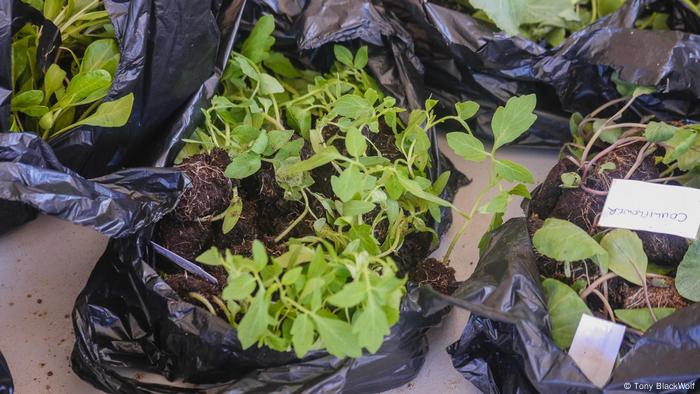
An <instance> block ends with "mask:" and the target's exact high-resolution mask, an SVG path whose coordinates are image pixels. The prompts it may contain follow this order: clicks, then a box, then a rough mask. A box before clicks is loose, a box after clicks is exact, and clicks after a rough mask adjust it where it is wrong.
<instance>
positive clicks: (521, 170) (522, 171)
mask: <svg viewBox="0 0 700 394" xmlns="http://www.w3.org/2000/svg"><path fill="white" fill-rule="evenodd" d="M496 174H498V175H499V176H500V177H501V178H503V179H505V180H506V181H509V182H522V183H534V182H535V177H534V176H533V175H532V173H531V172H530V170H528V169H527V168H525V167H523V166H522V165H520V164H518V163H515V162H512V161H510V160H496Z"/></svg>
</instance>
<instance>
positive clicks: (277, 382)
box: [71, 0, 465, 393]
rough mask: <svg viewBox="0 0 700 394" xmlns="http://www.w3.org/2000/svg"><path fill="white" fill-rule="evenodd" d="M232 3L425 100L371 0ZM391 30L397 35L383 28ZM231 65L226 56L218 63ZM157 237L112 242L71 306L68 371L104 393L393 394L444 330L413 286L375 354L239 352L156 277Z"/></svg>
mask: <svg viewBox="0 0 700 394" xmlns="http://www.w3.org/2000/svg"><path fill="white" fill-rule="evenodd" d="M239 5H240V6H243V5H245V6H246V7H245V9H244V13H243V19H242V20H241V22H240V26H241V29H243V30H246V29H250V28H251V27H252V26H253V24H254V21H255V20H257V18H258V17H259V16H260V15H262V13H272V14H273V15H274V16H275V18H276V23H277V25H276V26H277V32H276V36H277V39H278V43H277V45H278V48H281V49H283V51H284V53H285V54H286V55H287V56H290V57H293V58H294V59H295V60H297V61H301V62H302V63H304V64H307V65H309V66H310V67H314V68H316V69H323V65H326V66H328V65H329V64H330V59H331V58H332V56H333V55H332V53H333V52H332V43H333V42H335V40H354V41H352V42H350V43H352V44H355V43H356V42H355V41H357V40H362V41H364V42H365V43H370V44H372V45H371V49H370V60H369V64H370V65H369V67H370V70H372V73H373V75H374V76H375V77H376V78H377V79H378V80H379V83H380V84H381V85H382V86H383V87H384V88H385V89H386V90H388V91H389V92H392V93H394V94H397V95H398V97H397V99H398V100H403V102H404V103H408V104H407V105H409V106H410V105H411V104H410V103H411V102H412V101H413V102H414V103H415V104H416V105H419V104H421V101H422V100H421V94H422V93H419V90H418V88H419V86H415V85H413V84H412V82H411V79H410V78H409V77H408V74H407V70H406V69H405V67H408V66H407V65H410V66H411V67H414V66H416V65H415V64H413V63H411V61H410V60H408V59H410V53H408V52H407V50H408V49H410V47H408V46H407V47H404V46H403V45H409V43H410V41H403V39H405V37H406V36H405V35H404V32H402V30H400V29H399V28H400V26H399V25H398V24H397V23H396V21H394V20H391V19H387V17H386V15H385V14H384V13H383V11H382V9H381V8H380V7H379V6H377V5H375V4H373V3H372V2H371V1H370V0H363V1H357V2H351V3H349V2H346V1H341V0H331V1H321V0H311V1H308V2H304V1H270V0H266V1H257V2H248V3H247V4H246V2H245V1H238V2H236V1H234V2H233V3H232V4H231V6H230V7H231V8H230V9H235V8H236V7H237V6H239ZM235 26H237V24H236V25H234V27H235ZM389 28H391V29H396V30H385V29H389ZM365 40H366V41H365ZM346 44H347V43H346ZM394 45H396V46H394ZM314 46H318V47H314ZM228 48H229V50H230V48H231V45H228ZM389 50H390V51H389ZM227 58H228V53H227V54H226V55H225V56H224V57H222V58H220V59H219V60H223V61H225V60H226V59H227ZM404 62H405V63H404ZM224 64H225V63H224ZM377 73H379V74H377ZM209 82H211V84H210V85H209V86H208V88H207V89H206V90H203V91H202V92H201V93H202V94H201V95H200V96H199V97H198V98H197V101H198V102H199V103H200V104H201V105H206V102H207V100H208V98H210V97H211V96H209V94H210V93H213V92H214V91H215V88H214V85H215V84H216V80H214V79H213V80H211V81H209ZM195 113H196V111H193V112H192V117H191V118H188V119H187V121H183V122H182V123H181V124H180V127H179V128H178V129H174V132H173V134H172V139H170V141H168V144H166V145H167V146H166V147H164V150H163V152H162V154H161V155H162V156H161V157H160V159H159V160H160V162H162V163H164V164H170V163H171V162H172V158H173V157H174V156H175V154H176V152H177V151H178V150H179V146H180V143H179V140H180V139H181V138H182V137H185V136H187V135H189V133H191V132H192V131H193V129H194V128H195V127H196V126H197V125H198V123H197V122H198V121H197V116H195ZM431 140H432V142H433V144H434V146H436V149H435V151H434V152H433V153H434V155H433V163H434V167H435V168H433V171H435V174H437V173H438V172H440V171H444V170H445V169H449V168H450V167H449V164H448V163H446V162H445V161H444V157H442V158H440V159H439V154H438V150H437V144H436V139H435V136H434V135H432V136H431ZM453 174H454V176H452V177H451V182H450V183H449V184H448V186H447V188H446V192H445V194H444V195H443V198H447V199H452V198H453V197H454V193H455V192H456V190H457V188H458V187H459V186H461V185H463V184H464V181H465V179H464V177H463V176H462V175H461V174H457V173H453ZM435 176H437V175H435ZM450 222H451V217H450V216H449V213H447V214H446V215H445V216H444V218H443V220H442V222H441V223H440V226H437V229H438V231H439V233H440V234H442V233H443V232H444V230H445V229H446V228H447V227H448V226H449V224H450ZM152 230H153V229H152V228H149V229H147V230H145V231H143V232H141V233H139V234H136V235H134V236H132V237H128V238H121V239H114V240H112V241H111V242H110V244H109V246H108V248H107V251H106V252H105V254H104V255H103V256H102V258H101V259H100V261H99V262H98V263H97V266H96V268H95V270H94V271H93V273H92V275H91V277H90V279H89V281H88V284H87V285H86V287H85V289H84V290H83V291H82V293H81V294H80V295H79V297H78V299H77V300H76V304H75V308H74V311H73V323H74V329H75V332H76V344H75V347H74V350H73V355H72V358H71V359H72V366H73V369H74V371H75V372H76V373H77V374H78V375H79V376H80V377H81V378H82V379H84V380H87V381H88V382H90V383H92V384H93V385H95V386H96V387H98V388H99V389H101V390H105V391H108V392H115V393H116V392H143V393H183V392H185V393H186V392H197V393H204V392H206V393H221V392H250V393H253V392H256V393H257V392H271V391H276V392H340V391H343V392H358V393H359V392H377V391H383V390H388V389H390V388H393V387H397V386H399V385H401V384H404V383H406V382H408V381H410V380H411V379H412V378H413V377H415V376H416V374H417V373H418V371H419V370H420V368H421V366H422V365H423V362H424V361H425V356H426V353H427V350H428V342H427V337H426V335H425V334H426V331H427V330H428V329H429V328H430V327H433V326H435V325H437V324H439V323H440V322H441V320H442V318H443V316H444V315H445V314H446V313H447V312H448V311H449V309H448V308H446V304H445V303H444V302H441V301H440V300H439V299H438V298H437V297H435V295H434V293H433V292H432V291H431V290H430V289H427V288H415V287H414V286H412V287H411V288H410V289H409V293H408V295H407V296H406V297H405V298H404V300H403V302H402V306H401V314H400V319H399V323H397V324H396V325H395V326H394V327H392V330H391V334H390V335H389V336H387V337H386V338H385V342H384V344H383V345H382V347H381V349H380V350H379V352H378V353H376V354H373V355H365V356H363V357H360V358H358V359H354V360H353V359H343V360H340V359H337V358H335V357H333V356H331V355H329V354H327V353H326V352H322V351H316V352H313V353H311V354H309V355H307V356H306V357H305V358H304V359H303V360H298V359H296V357H295V356H294V354H292V353H282V352H276V351H272V350H270V349H267V348H257V347H251V348H249V349H246V350H243V349H242V348H241V345H240V343H239V342H238V339H237V335H236V331H235V330H234V329H233V328H231V326H230V325H229V323H228V322H225V321H224V320H222V319H221V318H219V317H217V316H212V315H211V314H210V313H209V312H207V311H206V310H204V309H202V308H200V307H198V306H195V305H192V304H190V303H188V302H184V301H183V300H181V299H180V298H179V296H178V295H177V294H176V293H175V292H174V291H173V290H172V289H170V287H169V286H168V285H167V283H165V282H164V281H163V279H162V278H161V277H160V276H159V274H158V272H159V268H158V267H159V266H162V265H163V264H168V266H169V264H172V263H171V262H169V261H167V260H165V259H164V258H163V257H162V256H157V255H156V254H155V253H154V251H153V250H152V249H151V248H150V247H149V240H150V238H151V236H152ZM124 367H126V368H129V371H132V372H133V369H137V370H139V371H144V372H153V373H158V374H161V375H163V376H165V377H166V378H168V379H170V380H176V379H177V380H182V381H185V382H191V383H197V384H200V386H198V388H196V389H188V388H183V387H181V385H178V383H173V384H152V383H145V382H140V381H137V380H135V379H133V378H131V376H132V375H131V374H128V375H127V374H125V373H124V371H122V370H121V369H122V368H124Z"/></svg>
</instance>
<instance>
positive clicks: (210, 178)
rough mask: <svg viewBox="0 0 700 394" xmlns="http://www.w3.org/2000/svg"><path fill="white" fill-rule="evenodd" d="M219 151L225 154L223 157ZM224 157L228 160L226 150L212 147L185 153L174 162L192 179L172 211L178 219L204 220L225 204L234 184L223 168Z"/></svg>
mask: <svg viewBox="0 0 700 394" xmlns="http://www.w3.org/2000/svg"><path fill="white" fill-rule="evenodd" d="M222 153H223V155H226V156H225V157H222ZM226 161H230V160H229V159H228V155H227V154H226V152H223V151H221V150H215V151H214V153H213V154H211V155H206V154H198V155H194V156H191V157H188V158H186V159H184V160H183V161H182V163H181V164H180V165H178V166H177V168H178V169H180V170H182V171H183V172H184V173H185V175H186V176H187V179H189V180H190V183H191V185H190V187H189V188H187V190H186V191H185V193H184V194H183V195H182V197H181V199H180V202H179V203H178V204H177V206H176V207H175V210H174V211H173V215H174V216H175V218H176V219H177V220H179V221H181V222H191V221H195V220H203V219H205V218H206V217H207V216H212V215H217V214H219V213H221V212H223V211H224V210H226V208H228V206H229V203H230V202H231V197H232V195H231V193H232V187H233V185H232V182H231V179H229V178H228V177H226V175H224V169H225V168H226V165H228V163H226ZM224 163H226V164H224ZM221 167H223V169H222V168H221Z"/></svg>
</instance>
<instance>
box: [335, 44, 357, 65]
mask: <svg viewBox="0 0 700 394" xmlns="http://www.w3.org/2000/svg"><path fill="white" fill-rule="evenodd" d="M333 53H334V54H335V58H336V59H337V60H338V61H339V62H341V63H343V64H344V65H346V66H348V67H352V66H353V59H352V52H350V50H349V49H348V48H346V47H344V46H342V45H333Z"/></svg>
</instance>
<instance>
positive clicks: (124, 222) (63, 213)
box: [0, 133, 186, 237]
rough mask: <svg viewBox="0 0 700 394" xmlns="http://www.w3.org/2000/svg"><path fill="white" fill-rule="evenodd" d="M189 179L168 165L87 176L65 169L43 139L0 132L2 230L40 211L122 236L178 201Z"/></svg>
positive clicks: (130, 232)
mask: <svg viewBox="0 0 700 394" xmlns="http://www.w3.org/2000/svg"><path fill="white" fill-rule="evenodd" d="M185 185H186V178H185V177H184V176H183V175H182V173H181V172H179V171H176V170H173V169H165V168H131V169H126V170H122V171H117V172H115V173H113V174H110V175H105V176H103V177H100V178H94V179H90V180H88V179H85V178H83V177H81V176H80V175H78V174H76V173H75V172H73V171H72V170H70V169H68V168H66V167H64V166H63V165H62V164H61V163H60V162H59V161H58V159H57V158H56V156H54V154H53V151H52V150H51V148H50V147H49V146H48V145H47V144H46V142H44V141H43V140H42V139H41V138H39V137H37V136H36V135H34V134H29V133H0V211H1V210H3V209H6V210H8V212H13V213H12V214H11V215H7V217H5V218H3V220H2V221H0V234H2V233H3V232H5V231H7V230H9V229H11V228H12V227H14V226H15V225H18V224H21V223H22V222H23V220H24V219H32V218H33V217H34V216H35V215H36V210H39V211H41V212H44V213H46V214H49V215H52V216H56V217H59V218H61V219H66V220H70V221H71V222H73V223H76V224H81V225H84V226H89V227H92V228H94V229H95V230H97V231H99V232H100V233H102V234H104V235H107V236H110V237H122V236H125V235H130V234H133V233H135V232H137V231H138V230H139V229H141V228H144V227H147V226H149V225H150V224H153V223H156V222H157V221H158V220H160V219H161V218H162V217H163V216H164V215H165V214H166V213H168V212H169V211H170V210H171V209H172V207H173V206H174V205H175V204H176V203H177V200H178V198H179V195H180V192H181V191H182V190H184V188H185Z"/></svg>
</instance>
